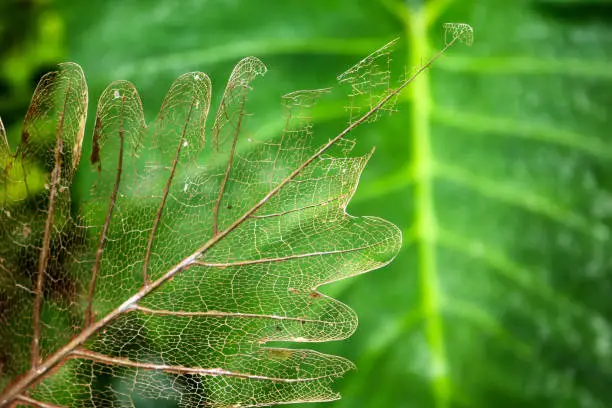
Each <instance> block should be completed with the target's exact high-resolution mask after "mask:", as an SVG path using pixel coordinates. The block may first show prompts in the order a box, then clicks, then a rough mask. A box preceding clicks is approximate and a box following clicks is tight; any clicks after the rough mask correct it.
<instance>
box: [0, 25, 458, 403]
mask: <svg viewBox="0 0 612 408" xmlns="http://www.w3.org/2000/svg"><path fill="white" fill-rule="evenodd" d="M463 35H464V31H463V30H461V29H460V30H458V31H457V33H456V34H455V35H454V37H453V39H452V40H451V41H450V42H449V44H447V46H446V47H445V48H444V50H445V49H446V48H448V47H449V46H450V45H452V43H453V42H455V41H456V40H458V39H462V38H463V37H462V36H463ZM386 49H387V48H383V51H382V52H381V51H379V52H377V53H374V54H373V56H371V57H369V58H366V59H365V60H363V61H362V62H361V63H360V64H358V65H357V66H356V67H355V68H353V69H352V70H351V71H350V74H347V75H344V76H343V77H342V78H343V79H344V81H348V82H349V83H350V84H351V86H352V87H353V89H359V92H362V91H363V86H361V85H359V86H357V85H356V81H361V80H362V78H365V77H367V75H365V74H367V72H368V71H369V70H370V72H371V70H372V69H373V67H375V66H376V64H377V61H378V60H379V56H386V51H385V50H386ZM444 50H443V51H444ZM434 59H435V57H434ZM432 61H433V60H432ZM432 61H430V62H429V63H427V64H426V65H424V66H422V67H419V71H418V72H417V74H416V75H418V73H419V72H421V71H422V70H424V69H426V68H427V67H428V66H429V65H430V64H431V62H432ZM265 71H266V68H265V66H264V65H263V63H262V62H261V61H259V60H258V59H256V58H252V57H251V58H245V59H244V60H242V61H240V62H239V63H238V64H237V65H236V67H235V68H234V71H233V72H232V74H231V76H230V79H229V81H228V84H227V87H226V89H225V92H224V95H223V98H222V100H221V104H220V107H219V109H218V111H217V115H216V118H215V122H214V125H213V126H212V137H211V139H212V140H211V141H212V143H210V144H207V145H206V144H205V140H206V138H205V127H206V117H207V115H208V112H209V107H210V100H211V92H210V90H211V85H210V80H209V79H208V77H207V76H206V74H204V73H201V72H192V73H188V74H185V75H182V76H181V77H179V78H178V79H177V80H176V81H175V82H174V84H173V85H172V86H171V88H170V90H169V91H168V94H167V96H166V98H165V99H164V102H163V104H162V107H161V110H160V112H159V114H158V117H157V120H156V121H155V123H154V124H153V125H152V126H151V127H150V128H147V126H146V125H145V122H144V118H143V111H142V106H141V102H140V98H139V96H138V93H137V92H136V90H135V88H134V87H133V86H132V85H131V84H130V83H128V82H124V81H119V82H114V83H112V84H111V85H109V87H108V88H107V89H106V90H105V91H104V93H103V94H102V96H101V97H100V100H99V103H98V108H97V114H96V121H95V128H94V134H93V148H92V153H91V162H92V164H93V168H94V171H95V172H96V173H97V179H98V180H97V182H96V184H95V186H94V188H93V190H92V200H91V202H90V203H88V205H87V206H86V207H85V210H84V211H82V212H81V213H76V212H75V210H74V208H73V206H72V205H71V202H70V195H69V187H70V184H71V180H72V175H73V174H74V170H75V169H76V167H77V165H78V162H79V158H80V156H81V145H82V138H83V128H84V123H85V113H86V110H87V92H86V85H85V80H84V77H83V74H82V72H81V70H80V68H79V67H78V66H77V65H75V64H65V65H62V66H61V67H60V70H59V71H58V72H55V73H52V74H49V75H48V76H45V77H44V78H43V80H42V81H41V83H40V85H39V87H38V88H37V90H36V91H35V93H34V96H33V98H32V104H31V107H30V109H29V111H28V114H27V115H26V119H25V121H24V130H23V135H22V141H21V145H20V147H19V149H18V150H17V153H16V154H15V155H12V154H10V151H9V150H8V145H7V144H6V143H4V142H3V144H2V146H3V147H2V150H1V151H0V154H2V163H3V173H2V176H3V177H2V184H0V186H1V188H2V190H0V191H1V192H2V199H3V200H2V202H3V207H2V213H0V217H2V218H1V219H0V221H1V224H0V225H1V233H2V235H1V242H2V247H1V249H0V251H1V252H0V257H1V258H0V267H1V272H2V274H1V275H0V276H1V281H0V290H1V292H0V302H1V304H2V309H1V314H0V323H1V325H0V326H1V327H0V330H1V332H0V333H1V337H0V338H1V340H0V345H1V346H2V352H1V353H2V354H0V363H1V366H0V370H1V371H0V373H1V378H2V384H3V388H4V393H3V394H2V396H1V397H0V405H1V406H4V405H11V404H13V403H19V404H25V405H32V406H40V407H50V406H52V407H57V406H85V405H86V406H90V405H91V406H132V405H134V404H135V402H134V401H135V399H139V398H140V399H142V398H155V399H159V398H163V399H171V400H176V401H178V403H179V405H180V406H211V407H247V406H266V405H273V404H282V403H290V402H299V401H325V400H331V399H335V398H337V395H336V394H335V393H334V392H333V391H332V390H331V387H330V386H331V383H332V382H333V381H334V379H336V378H337V377H340V376H341V375H342V374H344V373H345V372H346V371H347V370H349V369H351V368H352V363H350V362H348V361H347V360H344V359H343V358H340V357H336V356H331V355H325V354H321V353H318V352H314V351H310V350H293V349H291V350H290V349H283V348H274V347H264V344H265V343H267V342H270V341H294V342H319V341H329V340H337V339H344V338H346V337H347V336H349V335H350V334H351V333H352V332H353V331H354V330H355V327H356V323H357V319H356V317H355V315H354V313H353V312H352V311H351V309H349V308H348V307H347V306H345V305H344V304H342V303H340V302H338V301H336V300H333V299H331V298H329V297H327V296H325V295H323V294H321V293H320V292H318V290H317V288H318V287H319V286H320V285H323V284H325V283H328V282H331V281H335V280H339V279H343V278H346V277H349V276H353V275H356V274H360V273H363V272H367V271H369V270H372V269H376V268H379V267H381V266H383V265H385V264H386V263H388V262H389V261H390V260H391V259H392V258H393V257H394V256H395V254H396V253H397V252H398V251H399V248H400V242H401V236H400V233H399V230H398V229H397V228H396V227H395V226H393V225H391V224H390V223H388V222H386V221H383V220H381V219H378V218H373V217H352V216H349V215H348V214H347V213H346V212H345V209H346V206H347V204H348V202H349V200H350V198H351V196H352V194H353V192H354V190H355V188H356V185H357V181H358V178H359V175H360V174H361V171H362V170H363V167H364V166H365V164H366V162H367V160H368V158H369V155H368V156H365V157H351V156H349V155H348V151H349V150H350V146H351V143H350V142H348V143H347V142H346V141H347V135H348V134H349V133H350V131H351V130H353V129H354V128H355V127H357V126H359V125H360V124H361V123H364V122H366V121H368V120H370V119H372V118H373V117H375V116H376V115H377V114H378V112H379V111H380V110H381V109H383V108H384V107H385V106H387V104H388V103H389V101H391V100H392V99H393V98H394V97H395V96H396V95H397V94H398V93H399V92H400V91H401V90H402V89H403V88H404V87H405V86H407V85H408V84H409V83H410V82H411V81H412V79H413V78H414V77H413V78H410V79H408V80H406V81H404V82H402V83H401V84H400V85H399V86H398V87H397V88H395V89H391V88H388V89H385V91H384V92H382V93H376V94H374V95H376V96H375V97H376V100H375V101H373V100H372V98H368V100H367V102H365V105H364V108H363V111H364V114H363V115H362V116H360V117H358V118H355V117H353V115H352V113H353V112H352V111H351V124H350V126H349V127H348V128H347V129H345V130H344V131H342V132H341V133H339V134H338V135H337V136H335V137H334V138H331V139H330V140H329V142H328V143H326V144H325V145H323V146H321V147H319V148H315V147H312V146H310V144H309V138H310V135H311V124H310V121H309V114H308V111H309V109H310V108H311V107H312V105H313V104H314V103H316V100H317V99H318V98H319V97H320V96H322V95H323V94H324V93H326V90H315V91H300V92H295V93H292V94H289V95H287V96H285V97H284V99H283V101H284V106H285V109H286V115H287V125H286V128H285V130H284V131H283V132H282V134H281V135H279V138H278V139H275V140H272V141H270V140H257V139H256V138H254V137H251V136H250V134H249V132H248V120H249V116H248V114H247V110H246V105H247V104H246V101H247V96H248V93H249V91H250V89H251V82H252V81H253V80H254V79H256V78H257V77H259V76H261V75H263V74H264V73H265ZM416 75H415V76H416ZM386 78H388V74H387V77H386ZM351 81H352V82H351ZM378 85H379V81H378V80H376V81H375V82H372V84H371V86H372V87H373V88H374V87H376V86H378ZM385 86H386V87H387V86H388V85H385ZM355 103H356V102H351V106H352V107H354V106H355V105H354V104H355ZM0 129H2V128H1V127H0ZM0 136H2V140H3V141H4V140H5V137H4V131H3V129H2V134H1V135H0ZM241 138H243V139H244V138H246V140H247V143H250V144H251V145H252V146H251V147H250V148H249V149H245V150H244V151H242V150H239V149H237V145H238V143H239V140H240V139H241ZM343 142H344V143H343ZM337 144H342V145H343V149H341V151H342V152H344V154H343V155H342V156H340V157H332V156H330V155H329V154H327V153H328V152H330V149H331V148H332V147H334V146H335V145H337ZM204 147H206V148H207V149H212V151H213V153H212V154H210V155H208V156H207V157H209V158H210V157H214V158H215V160H214V161H211V163H209V162H204V163H202V161H201V160H198V158H199V157H200V153H201V151H202V149H204ZM334 151H336V150H334ZM219 162H221V163H223V166H221V167H219V166H217V165H216V164H215V163H219ZM45 170H46V171H48V172H49V175H48V176H46V179H44V177H45V176H43V174H45ZM41 185H42V187H41ZM10 378H13V380H12V381H11V380H9V379H10ZM105 378H113V379H114V380H113V381H111V382H107V380H105Z"/></svg>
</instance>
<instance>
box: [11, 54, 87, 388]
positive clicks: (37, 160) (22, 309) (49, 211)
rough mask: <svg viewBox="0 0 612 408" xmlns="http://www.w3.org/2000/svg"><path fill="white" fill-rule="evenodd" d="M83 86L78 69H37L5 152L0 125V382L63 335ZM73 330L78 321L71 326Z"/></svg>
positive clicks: (73, 291)
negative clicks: (17, 131) (15, 143)
mask: <svg viewBox="0 0 612 408" xmlns="http://www.w3.org/2000/svg"><path fill="white" fill-rule="evenodd" d="M86 111H87V86H86V83H85V79H84V77H83V73H82V71H81V68H80V67H79V66H78V65H75V64H62V65H60V67H59V69H58V71H56V72H51V73H48V74H47V75H45V76H44V77H43V78H42V79H41V81H40V83H39V84H38V87H37V88H36V90H35V92H34V94H33V96H32V101H31V103H30V107H29V109H28V112H27V114H26V116H25V120H24V124H23V131H22V137H21V143H20V145H19V147H18V149H17V150H16V153H11V151H10V149H9V146H8V143H7V142H6V135H5V132H4V127H3V126H2V125H0V205H1V208H0V386H2V388H4V387H3V385H5V384H6V383H7V382H8V379H9V378H11V377H13V376H16V375H19V374H22V373H24V372H25V371H27V369H28V368H30V367H31V366H33V365H35V364H37V363H38V362H39V361H40V360H42V359H44V358H45V357H46V356H47V355H48V354H49V353H50V351H52V350H54V349H55V348H57V347H58V345H60V344H62V343H63V342H65V341H67V340H68V339H69V338H70V337H71V336H72V335H73V334H74V333H75V329H74V328H73V325H74V324H75V323H76V321H77V320H76V318H77V317H76V316H75V313H74V306H75V305H76V304H77V303H78V296H79V291H80V289H81V285H80V282H79V280H78V279H77V277H76V276H74V275H73V273H72V272H71V271H70V270H69V269H68V268H66V264H67V263H70V262H71V261H72V259H70V258H71V253H70V252H71V251H72V250H75V249H76V248H78V247H79V246H80V244H81V243H82V231H79V228H78V227H77V225H76V222H75V221H73V220H72V218H71V214H70V211H71V210H70V190H69V189H70V185H71V182H72V176H73V174H74V171H75V169H76V167H77V165H78V163H79V159H80V157H81V144H82V141H83V131H84V125H85V115H86ZM77 328H78V327H77Z"/></svg>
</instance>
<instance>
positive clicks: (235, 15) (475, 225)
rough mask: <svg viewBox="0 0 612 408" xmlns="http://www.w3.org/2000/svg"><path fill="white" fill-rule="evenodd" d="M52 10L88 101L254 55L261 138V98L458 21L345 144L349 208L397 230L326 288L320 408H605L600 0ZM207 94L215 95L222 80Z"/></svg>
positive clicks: (605, 123)
mask: <svg viewBox="0 0 612 408" xmlns="http://www.w3.org/2000/svg"><path fill="white" fill-rule="evenodd" d="M56 7H57V9H58V10H59V11H60V15H61V16H62V18H63V21H64V23H65V26H66V31H67V33H68V35H67V38H66V41H67V42H68V44H67V49H68V52H67V53H66V55H65V56H64V57H65V58H67V59H70V60H76V61H77V62H79V63H81V64H82V65H83V68H84V71H85V73H86V75H87V77H88V81H89V85H90V93H91V94H92V95H99V93H100V92H101V90H102V87H103V86H104V85H105V84H106V83H108V82H110V81H111V80H114V79H119V78H121V79H129V80H132V81H133V82H134V83H135V85H136V86H137V87H138V88H139V89H141V90H142V92H141V93H142V97H143V101H144V105H145V114H146V116H147V117H148V118H150V117H152V116H153V115H154V113H155V111H156V109H155V104H156V103H158V101H161V98H162V96H163V93H164V92H165V90H166V89H167V87H168V86H169V84H170V83H171V81H172V79H173V78H174V77H176V76H177V75H178V74H180V73H183V72H186V71H191V70H195V69H197V70H202V71H205V72H207V73H209V74H210V76H211V78H213V80H215V78H223V77H224V76H223V75H221V73H225V72H229V70H230V69H231V66H233V64H234V63H235V62H236V61H237V60H239V59H240V58H241V57H243V56H245V55H257V56H259V57H261V58H262V59H263V60H264V61H265V62H266V64H267V65H268V67H269V69H270V71H269V74H268V75H267V77H266V78H265V80H263V81H261V82H260V83H259V84H258V92H256V93H254V94H253V98H252V103H251V106H254V107H255V106H256V109H254V110H255V114H256V115H255V116H254V121H259V122H260V123H261V126H260V127H259V129H260V131H261V132H272V131H274V130H275V129H279V128H280V127H281V126H282V124H279V123H278V122H277V121H278V118H279V115H278V112H279V110H278V109H279V102H278V96H279V95H281V94H283V93H286V92H288V91H291V90H294V89H300V88H319V87H325V86H329V85H331V84H333V77H334V75H335V74H337V73H340V72H342V71H344V69H346V68H347V67H348V66H350V65H352V63H354V62H355V61H356V60H358V59H359V58H361V57H362V56H363V55H365V54H367V53H369V52H370V51H372V50H374V49H376V48H377V47H378V46H380V45H382V44H384V43H386V42H387V41H388V40H390V39H392V38H395V37H397V36H398V35H399V36H400V37H401V38H402V41H403V42H402V43H401V46H400V51H399V53H398V54H397V55H396V61H395V62H396V63H397V65H398V66H400V67H401V66H404V65H405V66H407V67H408V69H410V68H411V67H414V66H415V65H418V64H419V63H420V61H421V58H423V59H424V60H425V59H426V58H427V57H428V56H429V55H430V54H431V53H432V52H433V51H434V50H436V49H438V48H440V47H441V45H442V43H443V40H442V31H441V29H440V25H441V23H442V22H446V21H462V22H467V23H470V24H471V25H472V26H474V28H475V33H476V41H475V44H474V46H473V47H472V48H463V47H457V48H455V49H453V50H451V52H450V53H449V54H447V56H445V57H444V58H443V59H441V60H440V61H439V62H438V63H437V64H436V65H435V67H434V68H433V69H431V70H430V71H429V75H428V76H422V77H421V78H420V79H419V80H418V81H417V83H415V84H414V86H412V87H409V88H408V89H407V91H406V93H405V94H404V97H403V99H402V101H401V102H400V104H399V106H398V107H399V109H400V113H399V114H396V115H395V116H393V117H391V118H390V119H384V120H383V121H379V122H378V123H377V124H376V125H373V126H369V127H366V128H364V129H362V131H361V132H360V133H359V134H358V135H357V138H358V139H359V144H358V146H359V148H363V149H366V150H367V149H368V148H369V147H370V146H372V145H376V146H377V147H378V148H377V151H376V154H375V155H374V157H373V159H372V160H371V162H370V166H369V167H368V169H367V170H366V172H365V174H364V175H363V177H362V183H361V185H360V188H359V189H358V192H357V195H356V197H355V200H354V201H353V203H352V204H351V206H350V207H349V211H350V212H351V213H353V214H369V213H372V212H373V210H376V211H375V213H377V214H380V215H381V216H383V217H384V218H386V219H389V220H391V221H392V222H394V223H396V224H398V225H400V226H401V227H402V229H403V230H404V238H405V239H404V241H405V246H404V249H403V251H402V253H401V255H400V256H399V257H398V258H397V260H396V261H395V262H394V264H393V265H392V266H390V267H389V268H388V269H386V270H385V271H384V272H383V273H377V274H373V275H371V276H367V277H362V278H360V279H357V280H353V281H346V283H343V284H337V285H336V286H333V287H329V288H326V289H325V290H326V293H328V294H332V295H334V296H335V297H338V298H339V299H340V300H342V301H344V302H346V303H348V304H351V305H352V306H354V308H355V309H356V311H357V314H358V315H359V316H360V323H361V324H360V328H359V330H358V332H357V333H356V334H355V335H354V336H353V337H352V338H351V339H350V340H349V341H348V342H347V343H338V344H336V345H332V346H326V347H321V349H322V350H325V351H327V352H332V353H334V354H340V355H343V356H345V357H348V358H349V359H351V360H353V361H354V362H355V363H356V365H357V367H358V371H357V372H355V373H353V374H351V375H350V376H349V377H348V378H347V380H346V381H345V382H344V383H343V386H342V387H341V388H340V392H341V393H342V394H343V399H342V400H341V401H338V402H335V403H334V406H346V407H381V406H390V407H413V406H414V407H423V406H427V407H429V406H432V407H433V406H436V407H449V406H469V407H472V406H473V407H479V406H483V407H489V406H499V407H503V406H508V407H514V406H526V407H529V406H533V407H541V406H555V407H570V406H581V407H600V406H601V407H603V406H606V404H607V401H609V400H610V399H611V397H612V396H611V392H610V391H609V383H610V381H611V379H612V362H611V358H612V355H611V354H612V329H611V326H610V319H611V318H612V303H611V302H610V301H609V299H610V292H611V290H612V280H610V277H611V275H612V272H611V271H612V270H611V268H612V265H611V264H610V262H611V261H610V259H609V255H608V254H609V253H610V241H609V227H610V215H611V213H612V212H611V211H612V210H611V209H612V205H611V204H612V200H611V195H610V194H611V189H612V186H611V185H610V181H609V176H610V170H609V169H610V166H611V161H610V159H611V158H612V148H611V147H610V146H609V137H610V126H609V125H610V120H609V109H610V106H611V102H612V96H611V95H612V92H611V91H612V74H611V73H612V69H611V68H612V55H611V52H610V50H611V49H612V24H610V18H609V16H610V15H612V14H611V13H610V11H611V10H610V6H609V4H608V3H606V2H578V1H537V0H516V1H506V2H497V1H478V2H477V1H474V0H463V1H457V0H455V1H452V0H432V1H428V2H424V1H418V0H415V1H405V2H400V1H395V0H379V1H373V0H367V1H366V0H361V1H356V0H326V1H323V0H320V1H319V0H312V1H309V2H303V1H297V0H285V1H283V2H278V1H273V0H261V1H257V2H249V1H245V0H243V1H238V0H234V1H221V0H214V1H213V0H211V1H183V2H180V3H179V2H168V1H162V0H159V1H144V0H142V1H130V2H126V1H121V2H119V1H112V2H109V1H101V0H100V1H89V2H76V1H65V2H58V3H56ZM213 87H214V92H213V95H217V97H219V96H220V95H221V92H220V91H221V89H222V87H223V83H222V81H220V80H219V79H218V80H217V81H216V82H213ZM255 94H257V96H256V95H255ZM334 96H335V94H332V102H329V103H328V104H327V105H326V104H324V103H323V104H321V105H320V109H319V114H320V115H319V124H318V129H317V130H316V134H318V135H319V136H322V137H323V138H326V137H328V136H329V135H330V134H331V132H332V130H335V129H339V128H341V127H342V125H343V123H342V121H343V120H344V119H335V118H339V117H341V114H343V110H342V109H341V107H340V106H339V105H338V104H335V103H334V102H333V100H334V99H333V97H334ZM213 106H214V104H213ZM7 127H8V124H7ZM82 185H83V186H86V185H88V182H86V181H84V182H83V183H82ZM83 188H85V187H83ZM410 238H412V239H410Z"/></svg>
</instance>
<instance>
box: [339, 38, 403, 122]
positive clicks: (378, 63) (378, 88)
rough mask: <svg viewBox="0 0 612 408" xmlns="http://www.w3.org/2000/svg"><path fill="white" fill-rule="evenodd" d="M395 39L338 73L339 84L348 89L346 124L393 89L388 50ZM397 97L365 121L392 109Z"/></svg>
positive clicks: (375, 118)
mask: <svg viewBox="0 0 612 408" xmlns="http://www.w3.org/2000/svg"><path fill="white" fill-rule="evenodd" d="M397 42H398V40H397V39H395V40H393V41H391V42H389V43H388V44H386V45H385V46H384V47H381V48H380V49H378V50H376V51H375V52H373V53H372V54H370V55H368V56H367V57H365V58H364V59H362V60H361V61H359V63H357V64H355V65H354V66H353V67H351V68H350V69H349V70H347V71H346V72H344V73H342V74H341V75H338V81H339V82H340V84H342V85H345V86H346V87H347V88H348V95H349V105H348V106H346V110H347V111H348V113H349V123H353V122H354V121H356V120H357V119H359V118H360V117H361V116H362V115H364V114H365V113H367V112H368V111H369V110H371V109H372V108H374V107H375V106H376V105H377V104H378V103H379V102H380V101H381V100H382V99H383V98H384V97H385V96H387V95H389V94H390V93H391V92H392V91H394V90H395V87H394V86H392V83H391V53H392V51H393V50H394V48H395V46H396V44H397ZM396 100H397V98H394V100H393V101H390V102H389V103H388V104H386V105H385V106H383V107H381V109H378V110H377V111H376V113H374V114H373V115H372V116H370V118H369V119H368V121H370V122H374V121H376V120H377V119H378V118H379V117H380V116H381V115H382V114H385V113H387V114H388V113H391V112H394V111H395V103H396Z"/></svg>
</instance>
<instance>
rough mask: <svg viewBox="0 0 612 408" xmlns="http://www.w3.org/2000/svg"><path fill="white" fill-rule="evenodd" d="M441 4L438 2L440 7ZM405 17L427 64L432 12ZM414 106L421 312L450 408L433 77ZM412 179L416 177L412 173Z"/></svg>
mask: <svg viewBox="0 0 612 408" xmlns="http://www.w3.org/2000/svg"><path fill="white" fill-rule="evenodd" d="M430 4H434V3H430ZM435 4H438V3H435ZM407 11H408V15H407V16H406V18H404V25H405V27H404V30H405V32H406V37H407V38H408V41H409V47H408V55H407V60H408V61H407V62H408V66H411V67H417V66H420V65H421V61H422V58H424V57H426V56H428V55H429V54H431V47H430V44H429V41H428V33H427V26H428V24H427V22H428V21H427V20H428V18H427V10H426V7H425V6H422V7H421V8H420V9H419V10H409V8H408V7H407ZM408 89H409V91H408V92H409V93H410V96H411V100H412V103H411V105H410V116H411V121H410V137H411V139H412V140H411V153H412V168H411V169H410V170H411V173H412V176H413V179H414V199H415V208H416V209H415V214H414V222H413V227H412V231H413V233H414V234H415V237H416V240H415V246H416V249H417V259H418V279H419V288H420V295H421V298H420V305H419V307H420V309H421V311H422V313H423V316H424V318H425V336H426V339H427V344H428V348H429V352H430V356H431V369H430V372H429V376H430V377H431V382H432V388H433V394H434V400H435V405H436V407H439V408H442V407H447V406H448V402H449V399H450V379H449V376H448V362H447V357H446V345H445V341H444V323H443V320H442V317H441V312H440V289H439V283H438V271H437V263H436V253H435V252H436V234H437V221H436V214H435V207H434V197H433V191H432V188H433V185H432V184H433V178H434V157H433V152H432V147H431V129H430V117H431V106H432V96H431V86H430V82H429V73H428V72H424V73H423V75H422V76H421V77H420V78H419V79H418V80H417V81H415V82H414V84H413V85H412V86H411V87H409V88H408ZM407 176H410V175H407Z"/></svg>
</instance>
